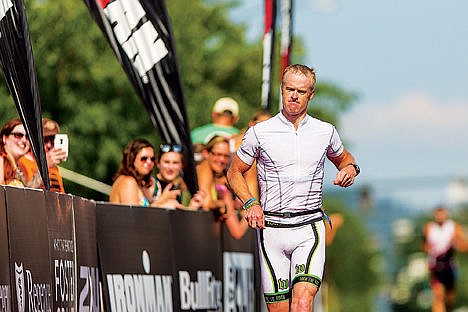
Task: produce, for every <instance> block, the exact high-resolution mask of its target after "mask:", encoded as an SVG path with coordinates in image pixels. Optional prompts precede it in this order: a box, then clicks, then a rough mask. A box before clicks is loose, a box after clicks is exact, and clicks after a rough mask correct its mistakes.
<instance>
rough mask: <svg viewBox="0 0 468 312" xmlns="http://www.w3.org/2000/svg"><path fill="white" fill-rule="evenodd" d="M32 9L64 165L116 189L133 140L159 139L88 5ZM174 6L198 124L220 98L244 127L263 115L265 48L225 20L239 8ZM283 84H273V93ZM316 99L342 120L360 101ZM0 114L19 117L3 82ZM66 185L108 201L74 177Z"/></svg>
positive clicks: (31, 1) (341, 94) (331, 90)
mask: <svg viewBox="0 0 468 312" xmlns="http://www.w3.org/2000/svg"><path fill="white" fill-rule="evenodd" d="M25 3H26V9H27V15H28V20H29V26H30V37H31V42H32V45H33V51H34V57H35V64H36V71H37V75H38V82H39V89H40V95H41V102H42V111H43V115H44V116H45V117H49V118H52V119H54V120H57V121H58V122H59V124H60V125H61V130H62V132H64V133H68V135H69V137H70V157H69V158H68V161H67V162H66V163H64V164H63V166H64V167H65V168H68V169H71V170H73V171H76V172H78V173H81V174H84V175H86V176H89V177H92V178H94V179H97V180H100V181H103V182H105V183H108V184H111V183H112V177H113V175H114V173H115V172H116V171H117V168H118V164H119V161H120V156H121V151H122V148H123V147H124V146H125V144H126V143H127V142H128V141H130V140H131V139H134V138H136V137H144V138H147V139H149V140H150V141H151V142H153V143H155V144H158V143H159V142H160V138H159V135H158V134H157V132H156V130H155V129H154V128H153V126H152V124H151V122H150V119H149V117H148V115H147V112H146V110H145V108H144V106H143V105H142V103H141V101H140V99H139V98H138V97H137V95H136V92H135V91H134V90H133V87H132V86H131V84H130V82H129V81H128V79H127V76H126V75H125V73H124V71H123V69H122V68H121V66H120V64H119V63H118V61H117V58H116V57H115V55H114V53H113V51H112V49H111V48H110V46H109V45H108V43H107V41H106V39H105V37H104V35H103V34H102V32H101V31H100V29H99V28H98V27H97V25H96V23H95V22H94V20H93V19H92V18H91V15H90V14H89V12H88V10H87V8H86V6H85V4H84V3H83V2H82V1H53V0H26V1H25ZM167 5H168V12H169V15H170V20H171V24H172V29H173V33H174V35H175V43H176V51H177V55H178V60H179V68H180V73H181V77H182V81H183V91H184V96H185V100H186V104H187V112H188V116H189V122H190V126H191V128H193V127H196V126H199V125H201V124H204V123H208V122H210V120H211V106H212V105H213V103H214V102H215V100H216V99H217V98H219V97H221V96H232V97H234V98H235V99H236V100H238V102H239V103H240V105H241V112H240V114H241V116H240V117H241V118H240V122H239V124H238V126H239V127H244V126H246V125H247V123H248V120H249V119H250V117H251V116H252V114H253V113H254V111H256V110H258V109H260V90H261V63H262V60H261V57H262V46H261V41H260V38H259V40H258V41H256V42H249V41H248V40H247V39H246V36H245V26H244V25H239V24H236V23H234V22H232V21H231V20H230V19H229V18H228V13H229V10H230V9H231V8H232V7H233V6H234V5H238V4H237V2H236V1H230V0H227V1H221V2H219V1H206V0H205V1H204V0H193V1H183V0H173V1H167ZM294 49H295V50H294V52H293V55H295V58H294V61H297V62H300V61H301V58H302V55H303V54H302V53H303V48H302V45H301V44H300V40H298V43H297V44H295V45H294ZM278 80H279V79H278V78H277V77H276V78H274V83H275V86H274V88H275V89H274V90H278V86H277V81H278ZM275 81H276V82H275ZM274 93H276V95H275V96H277V91H274ZM317 94H318V95H317V96H316V99H317V101H320V102H319V103H323V104H319V105H312V107H313V108H312V112H313V114H314V115H316V116H318V117H320V118H323V119H325V120H328V121H336V122H338V117H339V114H340V113H341V112H343V110H344V109H345V108H347V107H349V105H350V104H351V103H352V102H353V101H354V99H355V95H354V94H353V93H350V92H347V91H344V90H342V89H340V88H338V87H336V86H333V85H332V84H329V83H323V82H321V83H320V84H319V85H318V86H317ZM316 99H314V101H315V100H316ZM0 113H1V114H2V116H3V118H4V121H5V120H7V119H8V118H10V117H13V116H16V115H17V113H16V111H15V109H14V105H13V101H12V99H11V97H10V96H9V94H8V91H7V89H6V85H5V84H3V85H2V86H0ZM65 188H66V190H67V191H68V192H70V193H72V194H76V195H80V196H83V197H87V198H93V199H97V200H105V199H107V197H106V196H103V195H102V194H99V193H96V192H92V191H90V190H89V189H86V188H84V187H80V186H78V185H76V184H74V183H71V182H68V181H65Z"/></svg>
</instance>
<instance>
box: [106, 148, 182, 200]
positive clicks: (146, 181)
mask: <svg viewBox="0 0 468 312" xmlns="http://www.w3.org/2000/svg"><path fill="white" fill-rule="evenodd" d="M154 161H155V154H154V148H153V145H151V143H150V142H148V141H147V140H145V139H136V140H133V141H131V142H130V143H128V144H127V146H126V147H125V149H124V150H123V154H122V161H121V162H120V167H119V170H118V171H117V174H116V177H115V180H114V184H113V185H112V190H111V193H110V197H109V201H110V202H111V203H117V204H126V205H132V206H145V207H149V206H152V205H153V204H154V189H155V184H156V180H155V178H154V177H153V176H152V172H153V168H154ZM173 197H174V198H175V197H176V194H174V195H173Z"/></svg>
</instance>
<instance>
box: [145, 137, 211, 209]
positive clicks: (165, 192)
mask: <svg viewBox="0 0 468 312" xmlns="http://www.w3.org/2000/svg"><path fill="white" fill-rule="evenodd" d="M182 164H183V154H182V145H180V144H170V143H165V144H161V145H160V146H159V153H158V157H157V167H158V170H159V172H158V174H157V175H156V186H155V191H154V193H155V194H156V199H155V201H154V205H156V206H158V207H162V208H179V209H185V208H188V209H190V210H197V209H199V208H201V205H202V204H203V202H204V200H205V196H206V193H205V192H204V191H201V190H200V191H198V192H197V193H196V194H195V195H194V196H193V197H192V198H190V193H189V192H188V190H187V185H186V184H185V181H184V179H183V178H182V177H181V176H180V172H181V170H182ZM177 190H178V191H179V192H180V195H178V196H176V198H174V196H173V193H174V192H173V191H177Z"/></svg>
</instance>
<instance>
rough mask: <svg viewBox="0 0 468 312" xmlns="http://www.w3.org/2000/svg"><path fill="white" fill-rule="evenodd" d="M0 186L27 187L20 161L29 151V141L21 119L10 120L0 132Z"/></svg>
mask: <svg viewBox="0 0 468 312" xmlns="http://www.w3.org/2000/svg"><path fill="white" fill-rule="evenodd" d="M0 136H1V137H2V142H1V144H0V153H1V156H2V157H0V184H5V185H13V186H25V183H26V181H25V179H24V176H23V173H22V172H21V170H20V168H19V167H18V160H19V159H20V158H21V156H23V155H24V154H26V153H27V152H28V150H29V141H28V138H27V136H26V131H25V130H24V127H23V124H22V123H21V120H20V119H19V118H14V119H10V120H9V121H7V122H6V123H5V124H4V125H3V127H2V129H1V130H0Z"/></svg>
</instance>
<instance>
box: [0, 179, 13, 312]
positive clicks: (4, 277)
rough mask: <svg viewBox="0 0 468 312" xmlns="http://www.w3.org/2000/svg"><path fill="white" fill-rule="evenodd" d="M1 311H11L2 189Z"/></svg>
mask: <svg viewBox="0 0 468 312" xmlns="http://www.w3.org/2000/svg"><path fill="white" fill-rule="evenodd" d="M0 246H1V247H0V311H1V312H10V311H11V285H10V260H9V258H8V249H9V247H8V232H7V220H6V204H5V189H4V188H3V187H0Z"/></svg>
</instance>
